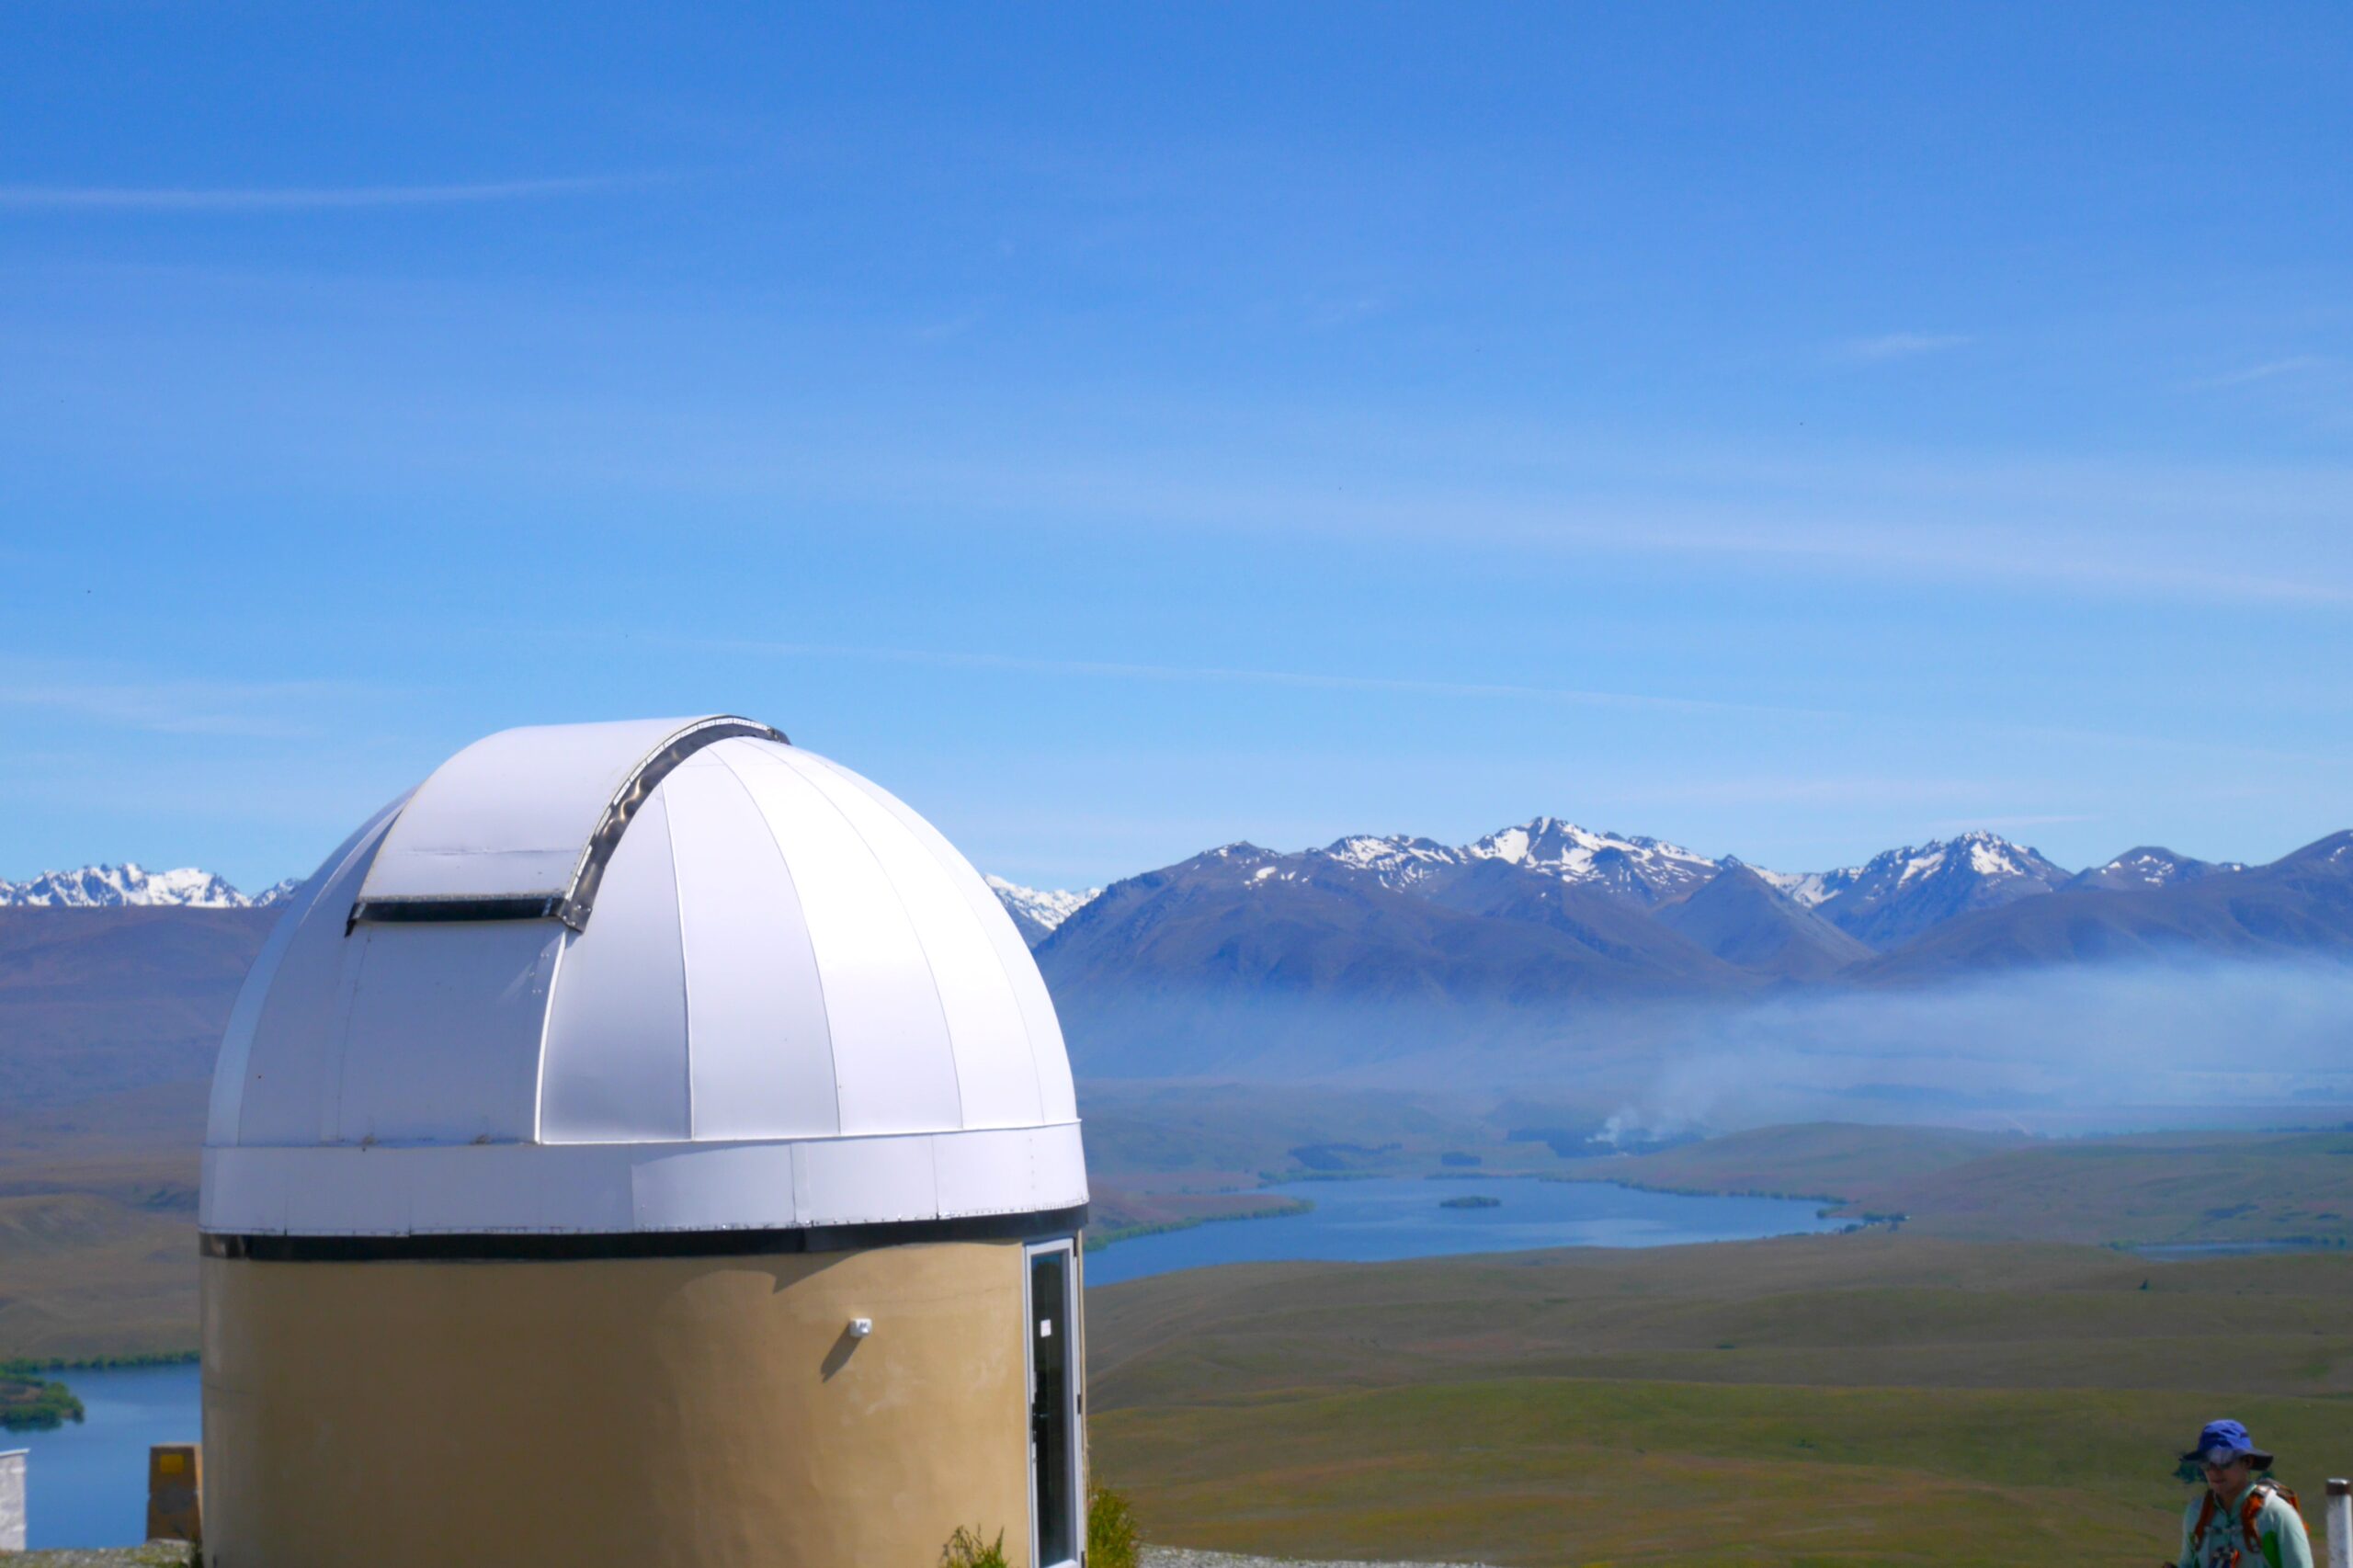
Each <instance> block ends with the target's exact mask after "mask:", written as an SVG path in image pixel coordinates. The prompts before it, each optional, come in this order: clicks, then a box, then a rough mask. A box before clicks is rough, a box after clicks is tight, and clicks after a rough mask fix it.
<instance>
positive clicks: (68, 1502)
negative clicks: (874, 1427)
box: [0, 1179, 1836, 1548]
mask: <svg viewBox="0 0 2353 1568" xmlns="http://www.w3.org/2000/svg"><path fill="white" fill-rule="evenodd" d="M1269 1190H1271V1191H1273V1192H1276V1193H1279V1194H1280V1195H1282V1196H1285V1197H1292V1198H1304V1199H1308V1200H1309V1201H1310V1202H1312V1203H1313V1204H1314V1205H1315V1207H1314V1209H1313V1210H1312V1211H1311V1212H1309V1213H1305V1214H1297V1215H1287V1216H1284V1217H1282V1218H1279V1219H1270V1220H1232V1221H1218V1222H1216V1223H1214V1224H1208V1225H1199V1226H1196V1227H1194V1228H1193V1229H1191V1230H1189V1231H1172V1232H1168V1233H1164V1234H1161V1235H1156V1236H1139V1237H1137V1238H1135V1239H1134V1240H1132V1241H1125V1242H1120V1243H1118V1244H1115V1245H1112V1246H1109V1247H1106V1248H1104V1249H1103V1250H1102V1251H1100V1252H1096V1253H1090V1254H1089V1255H1088V1256H1087V1259H1086V1279H1087V1283H1088V1284H1090V1285H1109V1284H1115V1283H1117V1282H1119V1281H1120V1280H1123V1279H1141V1278H1145V1277H1147V1276H1149V1275H1154V1274H1165V1273H1167V1272H1169V1271H1170V1270H1172V1269H1178V1268H1199V1267H1204V1266H1206V1265H1209V1264H1215V1263H1268V1262H1277V1261H1281V1260H1285V1259H1293V1258H1303V1259H1320V1260H1324V1261H1331V1262H1351V1263H1377V1262H1381V1261H1384V1260H1388V1259H1392V1258H1404V1257H1430V1256H1449V1255H1453V1254H1460V1253H1474V1252H1519V1251H1525V1250H1527V1249H1529V1248H1532V1247H1558V1246H1606V1247H1650V1246H1672V1245H1676V1244H1681V1243H1688V1242H1722V1241H1747V1240H1753V1239H1756V1238H1757V1237H1761V1236H1778V1235H1788V1234H1791V1233H1798V1232H1807V1231H1824V1230H1832V1229H1835V1228H1836V1223H1835V1222H1834V1221H1824V1220H1822V1219H1819V1218H1817V1217H1816V1215H1815V1213H1814V1210H1815V1205H1813V1204H1812V1203H1803V1202H1791V1201H1786V1200H1783V1199H1768V1198H1685V1197H1679V1196H1677V1195H1675V1194H1671V1193H1660V1192H1637V1191H1635V1190H1633V1189H1632V1188H1631V1187H1612V1186H1609V1185H1608V1184H1606V1183H1599V1182H1574V1183H1571V1182H1549V1181H1525V1180H1510V1179H1497V1180H1486V1181H1418V1180H1385V1179H1384V1180H1379V1181H1317V1182H1299V1183H1295V1184H1293V1185H1291V1186H1288V1187H1273V1188H1270V1189H1269ZM1472 1194H1478V1195H1482V1196H1484V1197H1489V1198H1495V1199H1500V1200H1501V1206H1500V1207H1498V1208H1494V1209H1443V1208H1440V1207H1439V1203H1440V1201H1441V1200H1442V1199H1449V1198H1460V1197H1468V1196H1471V1195H1472ZM52 1375H53V1376H56V1377H58V1378H61V1379H63V1381H65V1382H66V1383H67V1384H68V1385H69V1386H71V1387H72V1389H73V1390H74V1392H75V1393H76V1394H79V1395H80V1396H81V1399H82V1403H83V1404H84V1405H85V1407H86V1408H87V1410H88V1413H89V1414H88V1418H87V1419H86V1420H85V1422H84V1423H83V1424H82V1425H80V1426H70V1425H69V1426H62V1427H60V1428H58V1429H57V1430H56V1431H54V1432H0V1449H31V1450H32V1457H31V1459H30V1460H29V1461H28V1471H27V1482H28V1489H27V1490H28V1504H29V1514H30V1517H29V1518H28V1521H27V1523H28V1526H29V1530H28V1535H29V1543H30V1544H31V1545H32V1546H34V1547H37V1548H38V1547H45V1546H128V1545H131V1544H134V1543H136V1542H137V1541H139V1540H142V1539H143V1538H144V1534H145V1527H146V1520H147V1497H146V1485H147V1449H149V1447H150V1446H151V1445H153V1444H156V1443H186V1442H193V1441H195V1440H196V1439H197V1437H198V1436H199V1431H200V1429H201V1426H202V1418H201V1415H200V1414H199V1412H200V1409H201V1403H202V1396H201V1394H200V1392H199V1378H198V1369H197V1368H196V1367H194V1366H193V1365H188V1366H178V1367H140V1368H134V1369H126V1370H122V1371H111V1372H60V1373H55V1374H52Z"/></svg>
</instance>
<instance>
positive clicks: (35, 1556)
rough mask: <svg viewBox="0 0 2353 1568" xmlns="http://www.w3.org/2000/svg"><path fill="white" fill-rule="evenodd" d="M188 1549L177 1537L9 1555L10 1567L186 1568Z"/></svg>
mask: <svg viewBox="0 0 2353 1568" xmlns="http://www.w3.org/2000/svg"><path fill="white" fill-rule="evenodd" d="M187 1562H188V1548H187V1547H185V1546H183V1545H181V1544H180V1543H179V1542H178V1541H176V1540H153V1541H149V1542H148V1543H147V1544H146V1545H145V1546H126V1547H123V1548H121V1549H120V1550H119V1551H25V1552H18V1553H17V1554H15V1555H13V1556H10V1557H9V1558H8V1568H186V1564H187Z"/></svg>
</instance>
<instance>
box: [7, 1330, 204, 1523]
mask: <svg viewBox="0 0 2353 1568" xmlns="http://www.w3.org/2000/svg"><path fill="white" fill-rule="evenodd" d="M49 1376H51V1377H52V1378H55V1379H57V1380H59V1381H62V1382H63V1383H64V1384H65V1385H66V1386H67V1387H69V1388H71V1389H72V1390H73V1391H74V1393H75V1394H77V1395H79V1396H80V1398H81V1401H82V1407H83V1409H84V1410H85V1412H87V1415H86V1416H85V1419H84V1420H83V1421H82V1423H81V1424H80V1425H79V1426H76V1425H74V1423H72V1422H68V1423H66V1424H65V1425H64V1426H60V1427H59V1428H57V1430H55V1431H53V1432H5V1431H0V1449H30V1450H31V1457H30V1458H29V1459H28V1460H26V1461H25V1512H26V1518H25V1534H26V1544H27V1545H28V1546H31V1547H34V1548H40V1547H44V1546H135V1545H137V1544H138V1543H139V1542H140V1541H142V1540H146V1539H147V1450H148V1449H150V1448H151V1447H153V1445H155V1444H157V1443H193V1442H195V1441H196V1440H197V1437H198V1434H199V1431H200V1430H201V1428H202V1426H203V1420H202V1416H201V1415H200V1414H199V1412H200V1409H201V1406H202V1399H201V1396H200V1395H199V1392H198V1388H197V1368H196V1365H195V1363H194V1362H189V1363H188V1364H186V1365H184V1366H177V1367H127V1368H124V1369H121V1370H119V1371H111V1372H51V1373H50V1374H49Z"/></svg>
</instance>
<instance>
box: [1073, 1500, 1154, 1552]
mask: <svg viewBox="0 0 2353 1568" xmlns="http://www.w3.org/2000/svg"><path fill="white" fill-rule="evenodd" d="M1142 1547H1143V1536H1142V1532H1140V1531H1139V1530H1138V1529H1137V1528H1136V1511H1135V1508H1134V1507H1133V1506H1131V1504H1130V1503H1129V1502H1128V1496H1127V1494H1126V1493H1124V1492H1114V1491H1112V1490H1111V1489H1110V1488H1109V1487H1108V1486H1090V1487H1088V1488H1087V1489H1086V1568H1136V1559H1137V1558H1138V1556H1139V1555H1141V1552H1142Z"/></svg>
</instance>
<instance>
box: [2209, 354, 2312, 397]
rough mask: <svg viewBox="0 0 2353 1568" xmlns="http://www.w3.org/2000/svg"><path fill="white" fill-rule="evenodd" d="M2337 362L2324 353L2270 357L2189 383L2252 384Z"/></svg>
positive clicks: (2212, 386)
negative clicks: (2261, 361) (2243, 367)
mask: <svg viewBox="0 0 2353 1568" xmlns="http://www.w3.org/2000/svg"><path fill="white" fill-rule="evenodd" d="M2335 363H2336V360H2334V359H2331V358H2328V357H2327V356H2326V355H2324V354H2292V355H2290V356H2289V357H2288V358H2285V359H2268V360H2266V361H2264V362H2263V363H2262V364H2260V365H2249V366H2246V367H2245V369H2237V370H2226V371H2224V372H2223V373H2222V374H2221V375H2219V376H2208V377H2206V378H2204V379H2203V380H2200V381H2192V382H2190V383H2189V384H2190V385H2191V386H2193V387H2196V388H2200V389H2201V390H2206V391H2214V390H2219V389H2221V388H2224V387H2244V386H2252V385H2253V384H2254V383H2256V381H2271V380H2273V379H2274V378H2276V377H2279V376H2293V375H2299V374H2302V372H2304V371H2307V370H2325V369H2328V368H2329V367H2330V366H2331V365H2334V364H2335Z"/></svg>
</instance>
